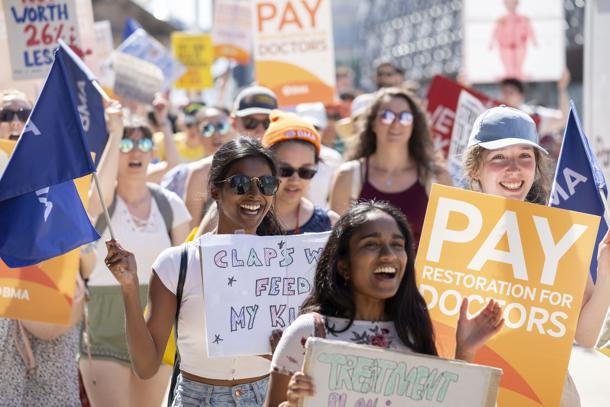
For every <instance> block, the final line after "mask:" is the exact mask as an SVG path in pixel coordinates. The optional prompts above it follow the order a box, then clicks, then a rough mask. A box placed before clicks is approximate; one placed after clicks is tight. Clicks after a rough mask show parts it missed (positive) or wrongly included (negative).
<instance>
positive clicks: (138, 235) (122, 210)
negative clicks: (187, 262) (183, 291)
mask: <svg viewBox="0 0 610 407" xmlns="http://www.w3.org/2000/svg"><path fill="white" fill-rule="evenodd" d="M161 191H162V192H163V193H164V194H165V196H166V197H167V199H168V201H169V204H170V206H171V208H172V212H173V224H172V229H173V228H175V227H176V226H179V225H182V224H184V223H186V222H189V221H190V220H191V215H190V213H189V211H188V210H187V209H186V206H185V205H184V202H182V200H181V199H180V198H179V197H178V195H176V194H174V193H173V192H171V191H168V190H165V189H162V190H161ZM150 199H151V200H152V204H151V208H150V215H149V216H148V219H147V220H146V223H145V224H144V225H143V226H138V225H136V223H135V222H134V220H133V218H132V216H131V214H130V213H129V209H127V205H126V204H125V201H123V199H121V197H120V196H118V195H117V196H116V207H115V208H114V213H113V214H112V217H111V219H110V223H111V225H112V231H113V232H114V235H115V238H116V240H117V241H118V242H119V243H120V244H121V246H123V247H124V248H125V249H126V250H129V251H130V252H132V253H133V254H134V255H135V257H136V264H137V266H138V280H139V282H140V284H141V285H147V284H148V282H149V280H150V276H151V274H152V264H153V262H154V261H155V259H156V258H157V256H158V255H159V253H161V252H162V251H163V250H165V249H167V248H168V247H170V246H171V245H172V242H171V241H170V238H169V236H168V234H167V228H166V226H165V222H164V221H163V216H162V215H161V212H160V211H159V208H158V207H157V202H156V201H155V199H154V198H153V197H152V196H151V198H150ZM108 239H110V231H109V230H108V227H106V230H105V231H104V233H103V235H102V238H101V239H99V240H98V241H97V242H95V243H94V247H93V250H95V254H96V261H95V267H94V268H93V272H92V273H91V276H90V277H89V285H90V286H117V285H119V283H118V282H117V280H116V278H114V276H113V275H112V273H111V272H110V270H108V268H107V267H106V265H105V264H104V258H105V257H106V254H108V250H107V249H106V240H108Z"/></svg>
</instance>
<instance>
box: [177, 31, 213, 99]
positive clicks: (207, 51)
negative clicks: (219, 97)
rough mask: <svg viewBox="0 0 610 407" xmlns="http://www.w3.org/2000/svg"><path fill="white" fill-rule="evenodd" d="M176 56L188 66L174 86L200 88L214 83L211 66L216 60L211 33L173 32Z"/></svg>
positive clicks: (209, 86)
mask: <svg viewBox="0 0 610 407" xmlns="http://www.w3.org/2000/svg"><path fill="white" fill-rule="evenodd" d="M172 52H173V54H174V57H175V58H176V59H177V60H178V61H180V62H181V63H182V64H183V65H184V66H185V68H186V72H185V73H184V75H182V76H181V77H180V78H178V80H177V81H176V83H175V84H174V86H175V87H176V88H178V89H190V90H200V89H205V88H211V87H212V86H213V85H214V81H213V80H212V73H211V71H210V68H211V67H212V62H214V47H213V46H212V37H211V35H210V34H187V33H182V32H173V33H172Z"/></svg>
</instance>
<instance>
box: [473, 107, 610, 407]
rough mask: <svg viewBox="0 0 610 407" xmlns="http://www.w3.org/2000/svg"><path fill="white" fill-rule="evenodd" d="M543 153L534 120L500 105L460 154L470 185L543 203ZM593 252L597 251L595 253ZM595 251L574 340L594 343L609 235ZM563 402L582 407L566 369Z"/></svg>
mask: <svg viewBox="0 0 610 407" xmlns="http://www.w3.org/2000/svg"><path fill="white" fill-rule="evenodd" d="M546 155H547V152H546V150H544V149H543V148H542V147H541V146H540V142H539V139H538V132H537V130H536V124H535V123H534V121H533V120H532V118H531V117H530V116H529V115H527V114H526V113H523V112H522V111H520V110H518V109H514V108H512V107H508V106H504V105H503V106H498V107H494V108H491V109H489V110H486V111H485V112H483V113H482V114H481V115H480V116H479V117H478V118H477V119H476V121H475V123H474V125H473V128H472V132H471V134H470V139H469V141H468V147H467V149H466V152H465V153H464V175H465V178H466V179H467V181H468V183H469V186H470V188H471V189H473V190H477V191H480V192H484V193H486V194H492V195H498V196H502V197H504V198H509V199H516V200H519V201H527V202H533V203H538V204H542V205H545V204H546V203H547V201H548V196H549V188H548V184H549V179H548V178H549V176H548V173H547V171H548V169H547V162H548V161H547V160H548V158H547V157H546ZM594 255H595V254H594ZM596 255H597V281H596V283H595V284H593V280H592V279H591V275H590V273H589V268H588V267H586V270H581V271H582V272H586V273H587V275H588V278H587V285H586V287H585V293H584V297H583V300H582V305H581V309H580V315H579V318H578V325H577V326H576V333H575V336H574V340H575V342H576V343H578V344H579V345H581V346H584V347H588V348H592V347H594V346H595V345H596V343H597V339H598V337H599V333H600V331H601V328H602V325H603V323H604V320H605V316H606V313H607V311H608V307H609V306H610V235H609V234H606V236H605V237H604V239H603V241H602V242H601V243H600V245H599V251H598V253H597V254H596ZM561 406H562V407H568V406H570V407H574V406H580V400H579V396H578V391H577V390H576V387H575V386H574V383H573V381H572V378H571V377H570V375H569V374H568V375H567V376H566V383H565V385H564V390H563V394H562V400H561Z"/></svg>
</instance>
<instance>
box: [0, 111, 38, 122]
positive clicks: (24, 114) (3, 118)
mask: <svg viewBox="0 0 610 407" xmlns="http://www.w3.org/2000/svg"><path fill="white" fill-rule="evenodd" d="M30 113H32V109H23V108H21V109H18V110H11V109H6V108H0V122H10V121H13V119H14V118H15V116H17V118H18V119H19V121H21V122H23V123H25V122H26V121H27V120H28V117H30Z"/></svg>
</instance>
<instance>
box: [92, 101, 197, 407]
mask: <svg viewBox="0 0 610 407" xmlns="http://www.w3.org/2000/svg"><path fill="white" fill-rule="evenodd" d="M107 113H108V116H109V121H108V130H109V133H110V136H109V140H108V144H107V146H106V150H105V152H104V154H103V156H102V158H101V160H100V164H99V166H98V173H99V179H100V187H101V189H102V193H103V196H104V199H105V204H106V206H107V207H108V211H109V212H110V226H111V227H112V230H113V232H114V235H115V237H116V238H117V239H119V240H120V241H121V242H122V243H123V244H124V245H125V247H127V248H129V250H131V251H132V252H134V253H136V255H137V259H138V260H137V261H138V266H139V267H138V270H139V276H138V277H139V281H140V282H141V284H140V285H139V286H137V287H135V288H136V289H137V290H138V293H139V299H140V300H141V301H140V302H139V303H138V309H139V312H143V309H144V305H145V301H146V298H147V292H148V288H149V287H148V281H149V278H150V275H151V272H150V270H151V267H152V264H153V262H154V260H155V259H156V257H157V255H158V254H159V253H161V252H162V251H163V250H164V249H166V248H168V247H171V246H173V245H176V244H179V243H181V242H182V241H183V240H184V238H185V237H186V235H187V233H188V221H189V220H190V216H189V214H188V211H187V210H186V207H185V206H184V203H183V202H182V200H181V199H180V198H179V197H178V196H177V195H176V194H174V193H172V192H170V191H167V190H165V189H163V188H161V187H159V186H157V185H155V184H150V183H147V167H148V164H149V163H150V161H151V159H152V154H153V153H152V150H153V142H152V139H151V137H152V134H151V130H150V128H149V127H148V126H147V125H146V124H145V122H144V121H141V120H138V119H137V118H134V119H131V120H128V121H126V122H125V123H124V122H123V120H122V117H121V116H122V115H121V110H120V106H116V105H115V106H111V107H109V108H108V109H107ZM89 214H90V216H91V217H92V219H97V221H96V222H95V225H96V229H98V232H99V233H100V235H101V236H102V239H100V240H98V241H97V242H95V243H92V244H91V245H90V246H89V247H88V248H87V249H85V250H84V251H85V253H83V255H82V256H81V264H82V267H81V270H82V273H83V274H84V275H85V276H87V277H88V279H89V289H90V293H91V299H90V301H89V303H88V304H87V315H88V328H87V327H85V331H84V333H83V342H82V346H81V353H80V354H81V358H80V369H81V372H82V375H83V382H84V385H85V388H86V390H87V394H88V396H89V399H90V400H91V403H92V404H93V405H98V406H106V405H111V406H134V405H159V404H160V403H161V401H162V400H163V396H164V394H165V389H166V388H167V384H168V380H169V377H170V375H171V368H170V367H169V366H164V367H162V368H161V369H160V370H159V371H158V372H157V374H155V375H152V376H151V377H150V378H149V380H143V379H142V378H140V377H138V376H137V375H135V374H134V373H133V370H132V361H131V359H130V355H129V351H128V344H127V338H126V335H125V316H124V313H123V309H122V308H123V307H122V295H121V293H122V290H121V287H120V285H119V284H117V281H116V279H115V278H114V277H113V276H112V273H110V272H109V271H108V269H107V268H106V265H105V264H104V258H105V257H106V254H107V249H106V246H105V244H104V241H105V240H107V239H109V238H110V232H109V227H108V225H107V224H106V221H105V217H104V216H103V214H102V207H101V203H100V201H99V198H98V195H97V193H96V191H94V190H93V189H92V190H91V191H90V201H89ZM87 252H89V253H87Z"/></svg>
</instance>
